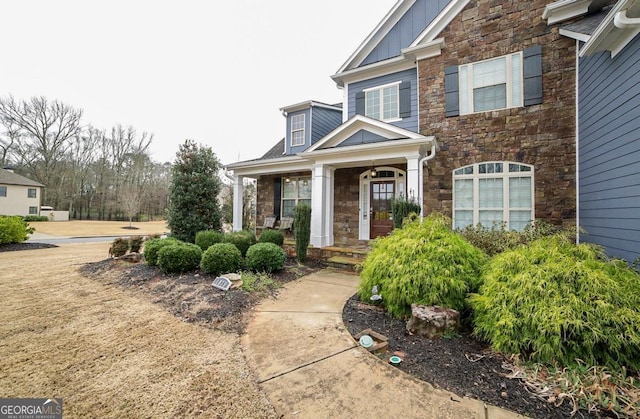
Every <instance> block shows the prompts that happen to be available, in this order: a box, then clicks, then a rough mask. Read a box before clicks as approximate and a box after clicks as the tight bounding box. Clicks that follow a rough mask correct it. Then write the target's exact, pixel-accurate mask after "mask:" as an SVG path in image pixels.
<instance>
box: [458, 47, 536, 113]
mask: <svg viewBox="0 0 640 419" xmlns="http://www.w3.org/2000/svg"><path fill="white" fill-rule="evenodd" d="M515 56H519V57H520V72H521V73H522V74H521V75H520V103H513V71H512V69H513V63H512V60H513V57H515ZM500 58H506V64H505V66H506V70H507V71H506V85H507V86H506V87H507V91H506V95H507V100H506V103H507V106H506V107H504V108H495V109H488V110H484V111H475V110H474V109H473V67H474V66H475V65H477V64H481V63H485V62H488V61H494V60H499V59H500ZM463 67H466V68H467V85H466V86H463V85H462V84H463V83H462V81H461V80H460V79H459V78H460V74H461V73H462V68H463ZM458 80H459V82H460V85H459V89H460V91H459V96H460V97H459V101H460V104H461V105H460V115H471V114H474V113H484V112H492V111H499V110H502V109H511V108H520V107H522V106H524V55H523V53H522V51H520V52H515V53H513V54H507V55H501V56H499V57H493V58H488V59H486V60H482V61H474V62H472V63H468V64H463V65H461V66H459V67H458ZM462 95H466V97H467V103H468V106H469V109H468V110H467V111H466V112H463V110H462Z"/></svg>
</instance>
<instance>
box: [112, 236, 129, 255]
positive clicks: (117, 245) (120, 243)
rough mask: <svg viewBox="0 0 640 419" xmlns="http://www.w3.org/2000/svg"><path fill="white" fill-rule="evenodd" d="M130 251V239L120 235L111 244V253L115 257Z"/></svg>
mask: <svg viewBox="0 0 640 419" xmlns="http://www.w3.org/2000/svg"><path fill="white" fill-rule="evenodd" d="M128 251H129V240H127V239H123V238H122V237H118V238H117V239H115V240H113V243H112V244H111V249H110V253H111V255H112V256H113V257H117V258H118V257H120V256H124V255H125V254H126V253H127V252H128Z"/></svg>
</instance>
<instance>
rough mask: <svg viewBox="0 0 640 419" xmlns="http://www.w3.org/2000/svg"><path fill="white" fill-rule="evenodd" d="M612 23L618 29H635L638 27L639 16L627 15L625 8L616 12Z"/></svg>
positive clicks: (639, 25) (639, 24)
mask: <svg viewBox="0 0 640 419" xmlns="http://www.w3.org/2000/svg"><path fill="white" fill-rule="evenodd" d="M613 24H614V25H615V27H616V28H620V29H637V28H638V27H640V17H627V10H622V11H620V12H618V13H616V16H615V17H614V18H613Z"/></svg>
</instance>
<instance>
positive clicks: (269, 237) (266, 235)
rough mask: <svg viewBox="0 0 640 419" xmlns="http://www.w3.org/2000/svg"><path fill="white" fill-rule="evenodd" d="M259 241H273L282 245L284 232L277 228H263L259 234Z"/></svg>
mask: <svg viewBox="0 0 640 419" xmlns="http://www.w3.org/2000/svg"><path fill="white" fill-rule="evenodd" d="M258 241H259V242H260V243H273V244H277V245H278V246H282V244H283V243H284V234H282V232H281V231H278V230H265V231H263V232H262V233H261V234H260V239H259V240H258Z"/></svg>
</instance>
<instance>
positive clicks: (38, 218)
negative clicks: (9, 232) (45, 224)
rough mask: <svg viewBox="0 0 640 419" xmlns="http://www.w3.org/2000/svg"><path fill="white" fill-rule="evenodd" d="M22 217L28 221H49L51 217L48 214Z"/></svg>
mask: <svg viewBox="0 0 640 419" xmlns="http://www.w3.org/2000/svg"><path fill="white" fill-rule="evenodd" d="M22 219H23V220H25V221H26V222H28V223H29V222H32V221H49V217H47V216H46V215H25V216H24V217H22Z"/></svg>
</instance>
